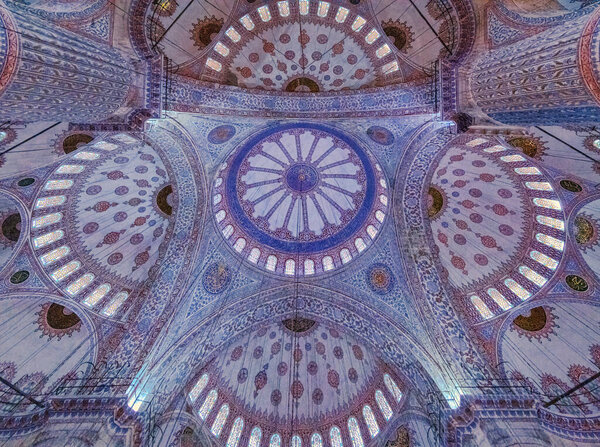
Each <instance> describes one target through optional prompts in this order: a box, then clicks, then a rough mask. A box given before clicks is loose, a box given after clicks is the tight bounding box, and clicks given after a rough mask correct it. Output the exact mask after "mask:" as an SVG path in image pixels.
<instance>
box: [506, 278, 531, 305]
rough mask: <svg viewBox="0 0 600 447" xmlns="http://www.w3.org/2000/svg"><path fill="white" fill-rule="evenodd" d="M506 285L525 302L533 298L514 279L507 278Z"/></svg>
mask: <svg viewBox="0 0 600 447" xmlns="http://www.w3.org/2000/svg"><path fill="white" fill-rule="evenodd" d="M504 285H505V286H506V287H508V288H509V289H510V291H511V292H512V293H514V294H515V295H517V296H518V297H519V298H521V299H522V300H523V301H525V300H526V299H527V298H529V297H530V296H531V293H529V292H528V291H527V290H526V289H524V288H523V286H521V284H519V283H518V282H517V281H515V280H514V279H512V278H506V279H505V280H504Z"/></svg>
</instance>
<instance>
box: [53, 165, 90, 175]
mask: <svg viewBox="0 0 600 447" xmlns="http://www.w3.org/2000/svg"><path fill="white" fill-rule="evenodd" d="M84 169H85V166H82V165H62V166H61V167H60V168H58V169H57V170H56V173H57V174H79V173H81V172H83V170H84Z"/></svg>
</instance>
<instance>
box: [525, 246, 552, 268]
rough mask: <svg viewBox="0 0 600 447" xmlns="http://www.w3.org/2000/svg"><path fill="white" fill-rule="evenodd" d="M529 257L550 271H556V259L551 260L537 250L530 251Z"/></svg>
mask: <svg viewBox="0 0 600 447" xmlns="http://www.w3.org/2000/svg"><path fill="white" fill-rule="evenodd" d="M529 257H530V258H531V259H533V260H534V261H536V262H539V263H540V264H542V265H543V266H545V267H548V268H549V269H551V270H556V267H558V261H557V260H556V259H552V258H551V257H550V256H546V255H545V254H544V253H540V252H539V251H537V250H532V251H531V252H530V253H529Z"/></svg>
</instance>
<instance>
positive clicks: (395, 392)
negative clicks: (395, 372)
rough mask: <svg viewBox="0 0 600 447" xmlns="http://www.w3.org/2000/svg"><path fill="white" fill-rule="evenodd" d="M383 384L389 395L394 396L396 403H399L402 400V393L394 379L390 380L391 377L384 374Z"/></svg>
mask: <svg viewBox="0 0 600 447" xmlns="http://www.w3.org/2000/svg"><path fill="white" fill-rule="evenodd" d="M383 383H385V386H386V387H387V389H388V391H389V392H390V394H391V395H392V396H394V399H396V402H400V400H401V399H402V391H400V388H398V385H396V382H395V381H394V379H392V377H391V376H390V375H389V374H387V373H386V374H384V375H383Z"/></svg>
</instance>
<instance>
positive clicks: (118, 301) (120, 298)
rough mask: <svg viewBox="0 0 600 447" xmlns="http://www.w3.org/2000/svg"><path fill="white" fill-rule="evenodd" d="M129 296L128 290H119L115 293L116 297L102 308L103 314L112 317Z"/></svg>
mask: <svg viewBox="0 0 600 447" xmlns="http://www.w3.org/2000/svg"><path fill="white" fill-rule="evenodd" d="M127 297H129V294H128V293H127V292H119V293H117V294H116V295H115V297H114V298H113V299H112V300H111V302H110V303H108V305H107V306H106V307H105V308H104V309H102V312H101V313H102V315H104V316H106V317H111V316H112V315H113V314H114V313H115V312H116V311H117V309H118V308H119V307H121V305H122V304H123V303H124V302H125V300H126V299H127Z"/></svg>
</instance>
